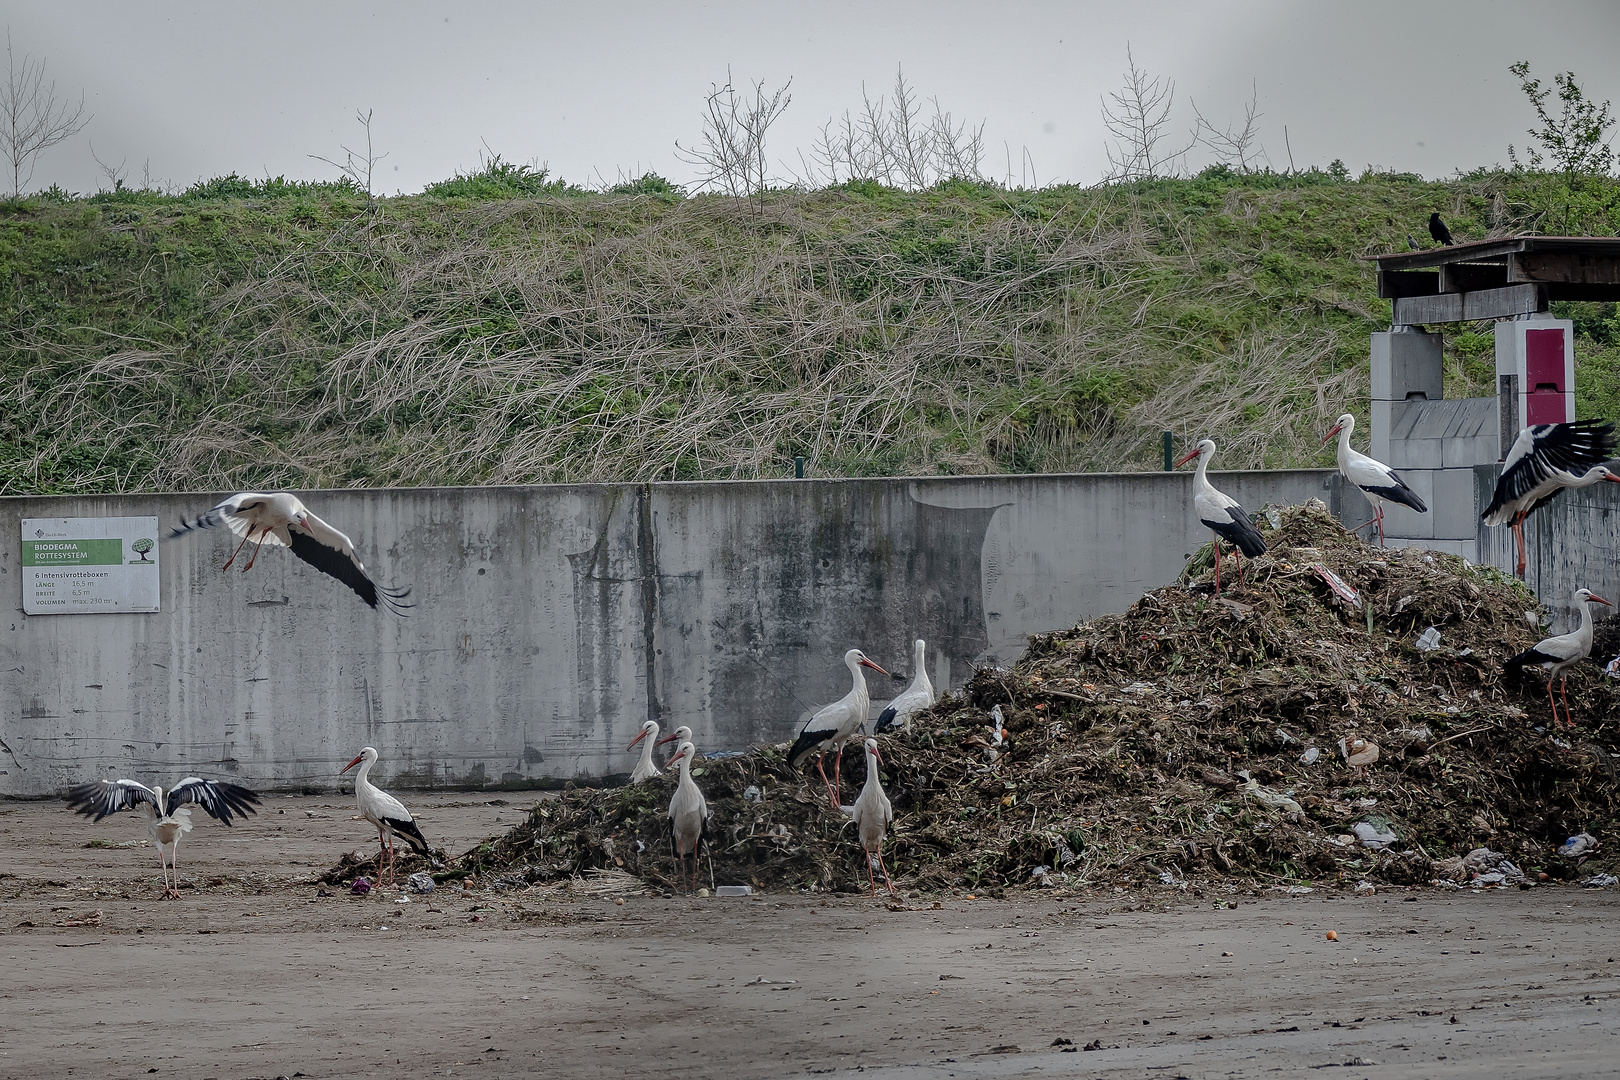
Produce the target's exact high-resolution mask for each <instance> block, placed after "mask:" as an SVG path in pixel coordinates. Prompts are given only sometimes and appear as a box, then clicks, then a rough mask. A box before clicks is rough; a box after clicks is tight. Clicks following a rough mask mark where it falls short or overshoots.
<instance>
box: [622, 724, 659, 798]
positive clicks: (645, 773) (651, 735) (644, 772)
mask: <svg viewBox="0 0 1620 1080" xmlns="http://www.w3.org/2000/svg"><path fill="white" fill-rule="evenodd" d="M637 743H641V744H642V747H641V757H639V758H637V759H636V767H635V768H634V769H631V770H630V782H631V783H632V784H639V783H641V782H642V781H643V780H650V779H652V778H653V777H655V776H657V775H658V773H659V769H658V766H657V765H654V764H653V747H654V746H657V745H658V721H656V720H648V721H647V722H646V723H644V724H642V725H641V734H639V735H637V736H636V737H635V738H633V739H631V740H630V745H629V746H627V747H625V748H624V749H625V751H626V752H629V751H631V750H634V749H635V748H636V744H637Z"/></svg>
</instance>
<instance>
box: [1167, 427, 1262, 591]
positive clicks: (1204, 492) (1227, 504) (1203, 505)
mask: <svg viewBox="0 0 1620 1080" xmlns="http://www.w3.org/2000/svg"><path fill="white" fill-rule="evenodd" d="M1214 456H1215V444H1214V442H1212V441H1211V440H1209V439H1200V440H1199V442H1198V445H1196V446H1194V447H1193V448H1192V449H1191V450H1189V451H1187V453H1186V454H1185V455H1184V456H1183V457H1182V458H1181V460H1180V461H1178V462H1176V464H1177V465H1185V464H1187V462H1189V461H1191V460H1192V459H1193V458H1197V459H1198V468H1197V472H1196V474H1195V475H1194V476H1193V509H1194V510H1195V511H1196V512H1197V514H1198V520H1199V521H1200V522H1202V523H1203V525H1204V527H1205V528H1206V529H1208V530H1209V531H1210V532H1212V533H1214V534H1215V595H1216V596H1219V595H1220V594H1221V541H1222V540H1225V541H1226V542H1227V543H1228V544H1231V545H1232V546H1233V547H1234V548H1236V549H1237V550H1238V551H1239V552H1241V553H1242V554H1241V555H1239V556H1238V581H1239V582H1240V583H1241V582H1242V581H1243V555H1247V556H1248V557H1249V558H1251V559H1253V558H1255V557H1257V556H1260V555H1264V554H1265V553H1266V542H1265V540H1263V539H1261V537H1260V530H1259V529H1256V528H1255V527H1254V522H1252V521H1250V520H1249V515H1248V514H1246V513H1244V512H1243V507H1241V506H1239V505H1238V501H1237V500H1236V499H1234V498H1232V497H1231V496H1230V495H1227V494H1225V493H1224V492H1221V491H1217V490H1216V489H1215V485H1214V484H1211V483H1210V482H1209V477H1208V476H1207V475H1206V471H1207V470H1208V468H1209V459H1210V458H1212V457H1214Z"/></svg>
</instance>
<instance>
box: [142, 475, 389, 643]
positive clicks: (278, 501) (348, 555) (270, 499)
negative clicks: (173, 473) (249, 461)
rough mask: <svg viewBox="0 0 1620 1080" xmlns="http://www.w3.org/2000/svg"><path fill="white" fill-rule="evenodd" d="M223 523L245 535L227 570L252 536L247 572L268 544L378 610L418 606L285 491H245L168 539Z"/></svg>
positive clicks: (182, 522) (351, 544) (183, 522)
mask: <svg viewBox="0 0 1620 1080" xmlns="http://www.w3.org/2000/svg"><path fill="white" fill-rule="evenodd" d="M218 525H224V526H226V527H227V528H229V529H230V530H231V531H232V532H233V533H235V534H237V535H238V536H240V537H241V538H242V541H241V543H239V544H237V545H236V550H235V551H233V552H232V553H231V557H230V558H229V559H228V560H226V562H225V566H224V569H226V570H229V569H230V568H231V564H232V563H234V562H236V557H237V556H238V555H240V554H241V553H242V548H243V547H245V546H246V545H247V543H248V541H250V540H251V541H253V554H252V555H250V556H249V557H248V561H247V565H246V566H244V567H242V572H243V573H244V574H245V573H247V572H248V571H249V570H251V569H253V564H254V562H255V561H257V560H258V558H259V551H260V549H261V548H263V547H264V545H266V544H269V545H270V546H271V547H286V548H291V549H292V553H293V554H294V555H296V556H298V557H299V558H300V559H303V560H304V561H305V562H307V563H309V564H310V565H311V566H313V567H314V568H315V569H317V570H319V571H320V572H321V573H323V574H330V575H331V576H332V577H334V578H336V579H337V580H339V581H341V582H342V583H343V584H345V585H347V586H348V587H349V588H351V589H353V590H354V591H355V593H356V594H357V595H358V596H359V597H360V599H362V600H364V601H365V602H366V603H367V604H369V605H371V606H372V607H373V608H375V607H377V605H378V604H379V603H380V604H383V605H384V606H386V607H387V608H388V610H389V611H392V612H393V613H394V614H396V615H405V614H407V613H408V612H407V611H406V609H407V608H410V607H412V606H413V605H411V604H407V603H406V602H405V598H406V597H407V596H409V595H410V594H411V590H410V589H408V588H407V589H390V588H386V587H384V586H381V585H378V584H377V583H376V582H375V581H372V580H371V577H370V575H369V574H367V573H366V567H365V564H364V563H362V562H361V561H360V556H358V555H356V554H355V551H354V542H353V541H352V540H350V539H349V538H348V537H347V536H346V535H344V534H343V533H341V532H339V531H338V530H337V529H334V528H333V527H332V526H330V525H328V524H327V523H326V522H324V521H322V520H321V519H320V518H318V517H316V516H315V515H314V514H313V513H311V512H310V510H309V508H308V507H306V506H305V505H304V504H303V503H302V502H301V501H299V499H298V497H297V496H296V495H289V494H287V493H286V492H285V491H278V492H275V493H274V494H271V495H264V494H260V493H258V492H253V491H244V492H240V493H238V494H236V495H232V496H231V497H230V498H228V499H226V500H225V501H224V502H222V503H220V504H219V505H218V506H216V507H214V508H213V509H212V510H209V511H208V512H207V513H206V514H203V515H202V516H201V517H199V518H197V519H196V520H195V521H187V520H186V519H185V518H181V519H180V527H179V528H177V529H175V530H174V531H172V532H170V533H169V535H168V536H167V537H166V538H165V539H169V540H172V539H174V538H175V537H177V536H184V535H186V534H187V533H189V532H194V531H196V530H197V529H212V528H214V527H215V526H218Z"/></svg>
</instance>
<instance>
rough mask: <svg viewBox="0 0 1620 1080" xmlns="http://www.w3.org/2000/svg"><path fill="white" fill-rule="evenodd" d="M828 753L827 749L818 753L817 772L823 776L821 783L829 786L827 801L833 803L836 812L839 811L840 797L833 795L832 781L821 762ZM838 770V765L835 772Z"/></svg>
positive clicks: (834, 767)
mask: <svg viewBox="0 0 1620 1080" xmlns="http://www.w3.org/2000/svg"><path fill="white" fill-rule="evenodd" d="M826 752H827V751H826V749H825V748H823V749H821V750H818V751H816V772H818V773H820V774H821V782H822V783H823V784H826V785H827V801H828V802H830V803H832V805H833V809H834V810H836V809H838V796H836V795H834V794H833V789H832V781H831V780H828V779H827V769H826V767H825V765H824V764H823V763H822V760H821V759H822V755H823V754H825V753H826ZM837 768H838V767H837V766H836V765H835V766H833V769H834V771H836V770H837Z"/></svg>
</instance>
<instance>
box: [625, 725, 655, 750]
mask: <svg viewBox="0 0 1620 1080" xmlns="http://www.w3.org/2000/svg"><path fill="white" fill-rule="evenodd" d="M646 737H647V730H646V729H645V728H643V729H642V730H641V733H640V734H638V735H637V736H636V737H635V738H633V739H631V740H630V745H629V746H627V747H625V749H626V750H634V749H635V748H636V743H638V742H640V741H641V740H642V739H645V738H646ZM653 745H654V746H656V745H658V744H657V743H654V744H653Z"/></svg>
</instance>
